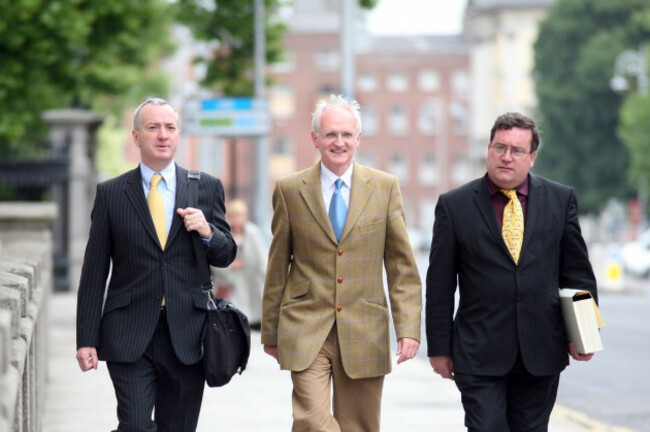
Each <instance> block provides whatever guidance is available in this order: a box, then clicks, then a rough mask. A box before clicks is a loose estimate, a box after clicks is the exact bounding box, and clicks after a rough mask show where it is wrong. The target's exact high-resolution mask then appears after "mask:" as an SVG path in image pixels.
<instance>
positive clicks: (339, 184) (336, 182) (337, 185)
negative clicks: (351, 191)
mask: <svg viewBox="0 0 650 432" xmlns="http://www.w3.org/2000/svg"><path fill="white" fill-rule="evenodd" d="M334 185H335V186H336V190H341V186H343V180H341V179H340V178H337V179H336V181H335V182H334Z"/></svg>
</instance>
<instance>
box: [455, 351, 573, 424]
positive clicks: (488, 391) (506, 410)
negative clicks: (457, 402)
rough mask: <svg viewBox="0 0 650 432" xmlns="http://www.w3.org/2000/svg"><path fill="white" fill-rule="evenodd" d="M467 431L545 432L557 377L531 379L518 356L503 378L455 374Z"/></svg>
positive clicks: (533, 377)
mask: <svg viewBox="0 0 650 432" xmlns="http://www.w3.org/2000/svg"><path fill="white" fill-rule="evenodd" d="M454 377H455V382H456V386H457V387H458V390H460V393H461V400H462V402H463V408H464V410H465V426H467V430H468V431H469V432H479V431H480V432H492V431H502V432H547V431H548V423H549V419H550V417H551V411H552V410H553V406H554V405H555V398H556V396H557V389H558V385H559V381H560V374H559V373H558V374H556V375H550V376H534V375H531V374H530V372H528V371H527V370H526V367H525V365H524V362H523V360H522V358H521V354H519V355H518V356H517V360H516V361H515V364H514V366H513V368H512V369H511V370H510V372H509V373H508V374H507V375H505V376H482V375H468V374H463V373H458V372H457V373H455V374H454Z"/></svg>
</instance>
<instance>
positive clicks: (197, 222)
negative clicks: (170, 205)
mask: <svg viewBox="0 0 650 432" xmlns="http://www.w3.org/2000/svg"><path fill="white" fill-rule="evenodd" d="M176 213H178V215H179V216H180V217H182V218H183V223H184V224H185V229H186V230H187V231H196V232H198V233H199V235H200V236H201V238H204V239H209V238H210V236H212V227H211V226H210V225H209V224H208V222H207V221H206V220H205V216H203V212H202V211H201V209H196V208H193V207H187V208H184V209H182V208H179V209H178V210H176Z"/></svg>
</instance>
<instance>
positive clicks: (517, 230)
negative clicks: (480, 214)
mask: <svg viewBox="0 0 650 432" xmlns="http://www.w3.org/2000/svg"><path fill="white" fill-rule="evenodd" d="M501 193H503V194H504V195H505V196H507V197H508V198H509V199H510V201H508V204H506V206H505V208H504V209H503V226H502V228H501V235H502V236H503V240H504V241H505V243H506V246H507V247H508V250H509V251H510V254H511V255H512V258H513V259H514V260H515V264H517V262H518V261H519V253H520V252H521V245H522V244H523V243H524V211H523V210H522V208H521V203H520V202H519V198H517V191H515V190H514V189H501Z"/></svg>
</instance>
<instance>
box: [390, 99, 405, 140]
mask: <svg viewBox="0 0 650 432" xmlns="http://www.w3.org/2000/svg"><path fill="white" fill-rule="evenodd" d="M388 129H389V130H390V133H391V135H406V133H407V132H408V116H407V114H406V109H405V108H404V107H403V106H401V105H393V107H392V108H391V109H390V112H389V113H388Z"/></svg>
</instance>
